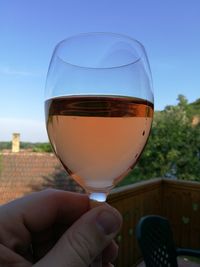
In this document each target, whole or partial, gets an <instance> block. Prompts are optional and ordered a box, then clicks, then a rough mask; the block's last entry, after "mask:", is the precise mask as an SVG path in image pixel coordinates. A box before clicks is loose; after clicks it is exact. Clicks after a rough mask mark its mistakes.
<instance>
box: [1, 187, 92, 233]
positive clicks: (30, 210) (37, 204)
mask: <svg viewBox="0 0 200 267" xmlns="http://www.w3.org/2000/svg"><path fill="white" fill-rule="evenodd" d="M5 206H6V207H7V214H8V213H12V217H13V215H16V216H17V217H18V216H20V217H21V219H22V220H23V223H24V225H25V226H26V228H27V229H28V230H29V231H33V232H37V231H41V230H43V229H45V228H48V227H50V226H51V225H53V224H54V223H55V222H63V223H67V224H72V223H73V222H74V221H75V220H77V219H78V218H79V217H80V216H81V215H82V214H83V213H85V212H86V211H88V210H89V200H88V197H87V196H86V195H84V194H78V193H72V192H66V191H61V190H55V189H47V190H44V191H41V192H36V193H32V194H30V195H29V196H26V197H23V198H21V199H18V200H15V201H12V202H10V203H8V204H7V205H5ZM18 218H19V217H18Z"/></svg>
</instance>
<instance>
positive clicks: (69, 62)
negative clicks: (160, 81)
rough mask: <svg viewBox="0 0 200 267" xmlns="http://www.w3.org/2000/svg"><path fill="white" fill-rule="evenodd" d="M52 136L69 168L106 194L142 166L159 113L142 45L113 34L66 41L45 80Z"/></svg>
mask: <svg viewBox="0 0 200 267" xmlns="http://www.w3.org/2000/svg"><path fill="white" fill-rule="evenodd" d="M45 114H46V125H47V132H48V136H49V140H50V142H51V144H52V147H53V149H54V152H55V154H56V155H57V157H58V158H59V160H60V161H61V163H62V165H63V166H64V168H65V169H66V171H67V172H68V173H69V174H70V175H71V176H72V178H73V179H74V180H76V182H78V183H79V184H80V185H81V186H82V187H83V188H84V189H85V190H86V192H87V193H88V194H89V197H90V198H91V199H95V200H98V201H105V199H106V196H107V194H108V193H109V191H110V190H111V189H112V188H113V187H114V186H115V185H116V184H117V183H118V182H119V181H121V179H123V177H124V176H125V175H126V174H127V173H128V172H129V171H130V170H131V169H132V168H133V167H134V166H135V164H136V162H137V160H138V159H139V156H140V155H141V153H142V151H143V149H144V146H145V144H146V142H147V139H148V136H149V133H150V129H151V123H152V119H153V92H152V81H151V73H150V67H149V63H148V59H147V56H146V53H145V50H144V48H143V46H142V45H141V44H140V43H139V42H138V41H136V40H134V39H132V38H129V37H126V36H123V35H120V34H113V33H87V34H80V35H77V36H74V37H70V38H68V39H65V40H64V41H62V42H60V43H59V44H58V45H57V46H56V48H55V50H54V53H53V56H52V59H51V63H50V66H49V71H48V75H47V81H46V89H45Z"/></svg>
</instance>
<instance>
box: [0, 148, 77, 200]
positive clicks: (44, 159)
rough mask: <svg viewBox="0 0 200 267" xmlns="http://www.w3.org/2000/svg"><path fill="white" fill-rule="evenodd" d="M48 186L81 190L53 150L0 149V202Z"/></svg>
mask: <svg viewBox="0 0 200 267" xmlns="http://www.w3.org/2000/svg"><path fill="white" fill-rule="evenodd" d="M48 187H51V188H57V189H63V190H70V191H76V192H81V191H82V189H81V188H80V187H79V186H78V185H77V184H76V183H75V182H74V181H73V180H72V179H71V178H70V177H69V176H68V175H67V174H66V172H65V171H64V169H63V167H62V166H61V164H60V163H59V161H58V160H57V158H56V157H55V156H54V154H52V153H34V152H19V153H11V152H4V153H1V155H0V204H2V203H5V202H8V201H10V200H13V199H15V198H17V197H21V196H23V195H26V194H28V193H30V192H33V191H38V190H42V189H44V188H48Z"/></svg>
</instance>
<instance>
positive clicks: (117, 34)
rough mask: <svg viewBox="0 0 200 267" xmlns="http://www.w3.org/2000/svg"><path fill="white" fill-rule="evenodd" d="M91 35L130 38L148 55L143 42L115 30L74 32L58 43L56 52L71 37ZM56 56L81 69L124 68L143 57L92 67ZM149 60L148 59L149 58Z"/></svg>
mask: <svg viewBox="0 0 200 267" xmlns="http://www.w3.org/2000/svg"><path fill="white" fill-rule="evenodd" d="M89 35H99V36H100V35H108V36H115V37H121V38H123V39H126V40H129V41H131V42H133V43H135V44H137V45H138V46H139V47H140V48H141V51H142V52H143V53H144V55H145V56H146V51H145V48H144V46H143V44H142V43H141V42H140V41H138V40H137V39H134V38H132V37H130V36H128V35H126V34H121V33H114V32H83V33H78V34H74V35H71V36H69V37H67V38H65V39H63V40H61V41H60V42H59V43H57V45H56V47H55V49H54V53H56V52H57V50H58V49H59V47H60V46H61V45H62V44H64V43H66V42H67V41H70V40H71V39H75V38H78V37H81V36H89ZM56 57H57V58H58V59H59V60H61V61H62V62H63V63H65V64H68V65H71V66H73V67H77V68H81V69H94V70H101V69H102V70H104V69H117V68H123V67H127V66H130V65H134V64H136V63H137V62H139V61H140V60H141V59H142V56H141V55H139V56H138V58H137V59H136V60H133V61H131V62H129V63H126V64H116V65H113V66H111V67H91V66H83V65H78V64H73V63H70V62H68V61H67V60H64V59H63V58H62V57H61V56H59V55H56ZM147 60H148V59H147Z"/></svg>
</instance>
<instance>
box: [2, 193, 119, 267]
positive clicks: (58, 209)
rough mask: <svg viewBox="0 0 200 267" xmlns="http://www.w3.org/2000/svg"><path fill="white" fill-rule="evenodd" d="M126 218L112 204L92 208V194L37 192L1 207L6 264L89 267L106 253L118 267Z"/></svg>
mask: <svg viewBox="0 0 200 267" xmlns="http://www.w3.org/2000/svg"><path fill="white" fill-rule="evenodd" d="M121 222H122V219H121V216H120V214H119V213H118V211H116V210H115V209H114V208H112V207H110V206H109V205H107V204H103V205H101V206H99V207H96V208H93V209H90V205H89V200H88V197H87V196H86V195H82V194H77V193H70V192H65V191H59V190H53V189H52V190H45V191H41V192H37V193H32V194H30V195H29V196H26V197H23V198H20V199H17V200H15V201H12V202H10V203H8V204H5V205H2V206H1V207H0V266H1V267H29V266H34V267H47V266H48V267H53V266H56V267H61V266H62V267H64V266H70V267H88V266H89V265H90V264H91V263H92V262H93V261H94V260H95V259H96V258H97V256H98V255H100V254H101V255H102V262H103V263H102V266H103V267H110V266H113V265H112V264H111V262H113V261H114V260H115V258H116V256H117V250H118V247H117V245H116V243H115V242H114V241H113V239H114V237H115V236H116V234H117V233H118V231H119V230H120V227H121Z"/></svg>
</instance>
